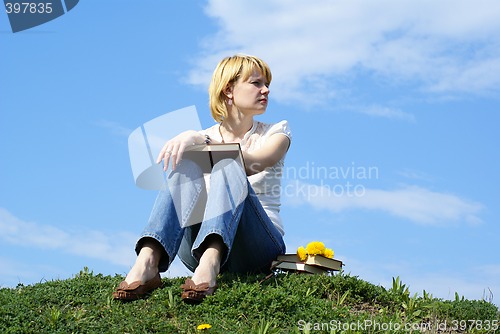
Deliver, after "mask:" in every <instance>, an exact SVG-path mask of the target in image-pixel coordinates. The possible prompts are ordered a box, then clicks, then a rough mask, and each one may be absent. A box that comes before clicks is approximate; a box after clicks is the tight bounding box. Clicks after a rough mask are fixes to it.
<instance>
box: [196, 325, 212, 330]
mask: <svg viewBox="0 0 500 334" xmlns="http://www.w3.org/2000/svg"><path fill="white" fill-rule="evenodd" d="M210 328H212V325H210V324H201V325H198V327H196V329H197V330H199V331H203V330H205V329H210Z"/></svg>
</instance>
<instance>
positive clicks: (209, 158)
mask: <svg viewBox="0 0 500 334" xmlns="http://www.w3.org/2000/svg"><path fill="white" fill-rule="evenodd" d="M182 159H189V160H191V161H193V162H195V163H196V164H197V165H198V166H200V168H201V170H202V171H203V173H205V174H208V173H210V172H211V171H212V168H213V167H214V165H215V164H216V163H218V162H219V161H221V160H223V159H233V160H236V162H238V164H240V165H241V167H242V168H243V169H245V161H244V160H243V154H242V153H241V147H240V144H238V143H225V144H209V145H207V144H201V145H193V146H189V147H187V148H186V150H185V151H184V153H183V154H182Z"/></svg>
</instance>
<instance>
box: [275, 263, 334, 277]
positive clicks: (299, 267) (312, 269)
mask: <svg viewBox="0 0 500 334" xmlns="http://www.w3.org/2000/svg"><path fill="white" fill-rule="evenodd" d="M272 268H274V269H282V270H286V271H288V270H292V271H299V272H306V273H309V274H326V273H327V272H328V271H327V270H325V269H323V268H321V267H318V266H313V265H309V264H305V263H303V262H286V261H273V263H272Z"/></svg>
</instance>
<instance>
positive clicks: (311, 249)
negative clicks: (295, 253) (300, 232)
mask: <svg viewBox="0 0 500 334" xmlns="http://www.w3.org/2000/svg"><path fill="white" fill-rule="evenodd" d="M324 249H325V244H324V243H322V242H321V241H313V242H310V243H308V244H307V247H306V252H307V254H309V255H318V254H323V250H324Z"/></svg>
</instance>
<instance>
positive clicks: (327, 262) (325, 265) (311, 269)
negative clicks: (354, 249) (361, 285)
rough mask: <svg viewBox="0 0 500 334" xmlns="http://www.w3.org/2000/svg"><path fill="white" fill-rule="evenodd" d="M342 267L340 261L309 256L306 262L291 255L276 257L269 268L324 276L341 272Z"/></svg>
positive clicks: (320, 256) (295, 255)
mask: <svg viewBox="0 0 500 334" xmlns="http://www.w3.org/2000/svg"><path fill="white" fill-rule="evenodd" d="M342 265H343V264H342V261H339V260H336V259H329V258H327V257H324V256H322V255H309V256H308V257H307V260H305V261H300V259H299V257H298V256H297V254H295V253H293V254H282V255H278V258H277V259H276V261H273V264H272V267H271V268H273V269H281V270H284V271H296V272H305V273H310V274H326V273H328V272H330V271H339V270H341V269H342Z"/></svg>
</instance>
